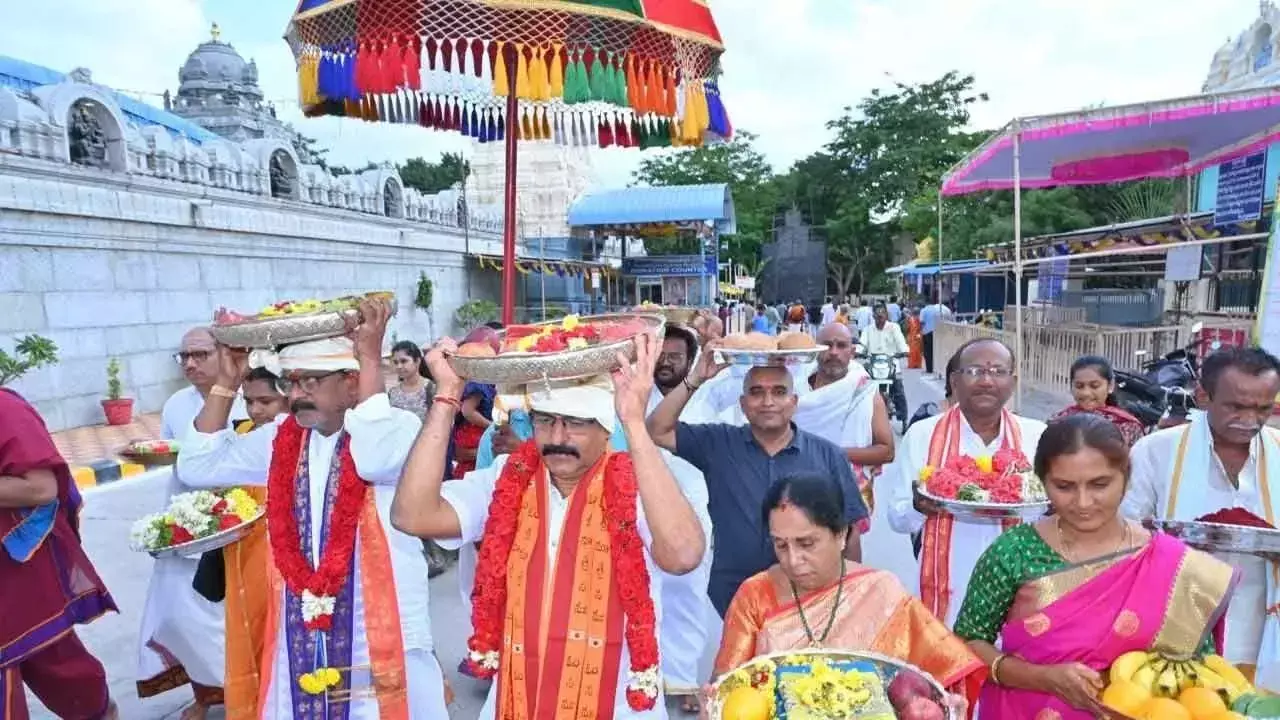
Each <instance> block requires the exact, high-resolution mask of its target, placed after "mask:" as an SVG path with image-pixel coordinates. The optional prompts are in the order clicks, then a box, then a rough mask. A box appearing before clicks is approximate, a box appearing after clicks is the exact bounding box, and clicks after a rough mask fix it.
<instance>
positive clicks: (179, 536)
mask: <svg viewBox="0 0 1280 720" xmlns="http://www.w3.org/2000/svg"><path fill="white" fill-rule="evenodd" d="M169 534H170V536H172V537H173V543H172V544H174V545H181V544H183V543H189V542H191V541H192V540H195V539H196V536H195V535H192V534H191V533H189V532H187V529H186V528H184V527H182V526H181V525H175V524H173V523H170V524H169Z"/></svg>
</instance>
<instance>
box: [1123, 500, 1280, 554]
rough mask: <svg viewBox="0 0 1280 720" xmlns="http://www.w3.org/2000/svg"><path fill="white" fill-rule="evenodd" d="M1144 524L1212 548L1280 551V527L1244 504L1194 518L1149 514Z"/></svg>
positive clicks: (1185, 540) (1198, 546) (1199, 546)
mask: <svg viewBox="0 0 1280 720" xmlns="http://www.w3.org/2000/svg"><path fill="white" fill-rule="evenodd" d="M1143 524H1144V525H1146V526H1147V527H1148V528H1150V529H1152V530H1159V531H1161V532H1164V533H1168V534H1170V535H1172V536H1174V537H1176V538H1178V539H1179V540H1181V541H1183V542H1185V543H1186V544H1188V545H1190V546H1192V547H1196V548H1199V549H1201V550H1206V551H1209V552H1232V553H1246V554H1254V555H1280V530H1277V529H1276V528H1273V527H1271V525H1270V524H1269V523H1268V522H1267V521H1266V520H1263V519H1262V518H1259V517H1257V516H1256V515H1253V513H1250V512H1249V511H1247V510H1244V509H1242V508H1231V509H1228V510H1220V511H1218V512H1216V513H1212V514H1210V515H1204V516H1202V517H1199V518H1197V519H1195V520H1162V519H1159V518H1148V519H1146V520H1144V521H1143Z"/></svg>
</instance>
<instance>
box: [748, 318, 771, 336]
mask: <svg viewBox="0 0 1280 720" xmlns="http://www.w3.org/2000/svg"><path fill="white" fill-rule="evenodd" d="M751 329H752V330H753V331H754V332H762V333H767V332H769V318H767V317H765V316H764V315H762V314H760V313H756V316H755V319H753V320H752V321H751Z"/></svg>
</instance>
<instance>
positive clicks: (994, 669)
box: [991, 653, 1009, 685]
mask: <svg viewBox="0 0 1280 720" xmlns="http://www.w3.org/2000/svg"><path fill="white" fill-rule="evenodd" d="M1008 657H1009V656H1008V655H1007V654H1005V653H1000V655H999V656H997V657H996V659H995V660H992V661H991V682H993V683H995V684H996V685H1002V684H1003V683H1001V682H1000V664H1001V663H1003V662H1004V661H1005V660H1006V659H1007V658H1008Z"/></svg>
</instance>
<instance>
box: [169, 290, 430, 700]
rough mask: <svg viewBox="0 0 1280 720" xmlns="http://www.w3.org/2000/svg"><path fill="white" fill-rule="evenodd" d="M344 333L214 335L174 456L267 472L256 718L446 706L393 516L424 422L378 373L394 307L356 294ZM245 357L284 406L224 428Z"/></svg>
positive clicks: (236, 470) (241, 480)
mask: <svg viewBox="0 0 1280 720" xmlns="http://www.w3.org/2000/svg"><path fill="white" fill-rule="evenodd" d="M359 310H360V317H361V318H363V322H362V323H361V324H360V325H359V327H358V328H356V329H355V330H354V332H353V334H354V341H353V340H351V339H349V338H345V337H339V338H330V339H326V340H315V341H310V342H303V343H298V344H294V345H287V346H285V347H284V348H283V349H282V350H281V351H280V353H279V355H276V354H275V353H272V352H264V351H255V352H254V353H253V354H252V355H250V356H249V357H247V358H246V355H245V353H243V352H239V351H234V350H231V349H228V348H220V349H219V352H220V354H221V356H222V360H221V367H220V370H219V378H218V382H217V385H216V386H215V390H214V392H211V393H210V398H209V401H208V402H207V403H206V404H205V406H204V409H203V410H202V411H201V413H200V416H199V417H197V418H196V422H195V427H194V428H193V429H192V430H191V431H190V432H189V433H188V435H187V439H186V442H185V443H184V444H183V451H182V454H181V455H180V456H179V460H178V470H179V472H180V473H181V474H182V476H183V478H184V479H185V481H186V482H188V483H190V484H193V485H195V484H200V485H204V486H218V485H226V484H233V485H255V484H257V485H260V484H261V483H262V482H263V478H264V477H266V478H267V487H268V493H267V494H268V504H267V519H266V522H267V532H268V536H269V539H270V543H271V561H272V562H271V566H270V567H269V568H267V572H268V574H269V582H270V587H271V593H272V601H271V602H270V603H269V605H268V607H267V613H268V614H267V620H266V628H267V633H266V637H265V647H264V649H263V662H262V667H261V676H262V677H261V678H260V682H261V685H262V693H261V696H260V707H259V708H258V715H257V717H259V718H263V719H265V720H286V719H290V718H296V719H299V720H301V719H303V718H306V719H309V720H317V719H319V718H326V719H328V718H333V717H343V718H345V719H346V720H374V719H375V718H386V717H395V718H415V719H420V720H436V719H437V718H443V717H446V713H447V710H446V708H445V701H444V680H443V676H442V675H441V672H440V666H439V664H438V663H437V662H436V660H435V657H434V656H433V655H432V643H431V629H430V617H429V614H428V603H427V565H426V560H425V558H424V557H423V555H422V545H421V543H420V542H418V540H417V539H415V538H411V537H409V536H407V535H404V534H403V533H399V532H397V531H395V530H393V529H392V528H391V523H390V519H389V516H388V515H389V512H390V506H391V499H392V496H393V494H394V486H395V483H396V482H397V480H398V479H399V476H400V469H401V467H402V465H403V463H404V458H405V456H406V455H407V454H408V451H409V448H410V447H411V446H412V444H413V439H414V438H415V437H416V436H417V433H418V430H419V428H420V427H421V423H420V422H419V421H418V418H417V417H416V416H415V415H413V413H410V412H406V411H404V410H398V409H395V408H392V407H391V404H390V401H389V400H388V399H387V395H386V387H385V385H384V382H383V379H382V368H381V364H382V342H383V336H384V335H385V333H386V327H387V320H388V318H389V317H390V312H391V311H390V308H389V307H388V305H387V304H386V303H385V302H383V301H381V300H365V301H364V302H362V303H361V304H360V308H359ZM247 361H251V362H252V364H254V365H257V366H261V367H267V368H268V369H271V370H273V371H274V372H276V374H278V375H279V376H280V378H281V386H282V389H284V390H285V391H286V394H287V395H288V398H289V407H290V412H291V414H290V415H287V416H285V415H282V416H280V417H278V418H276V420H275V421H274V422H272V423H269V424H267V425H265V426H263V427H261V428H258V429H256V430H254V431H253V432H250V433H248V434H246V435H237V434H235V433H234V432H231V431H226V430H222V429H221V428H222V427H223V426H224V425H225V423H226V417H227V411H228V408H229V399H230V397H231V396H233V395H234V393H235V388H237V387H239V385H240V384H241V381H242V380H243V378H244V376H245V371H246V364H247Z"/></svg>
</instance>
